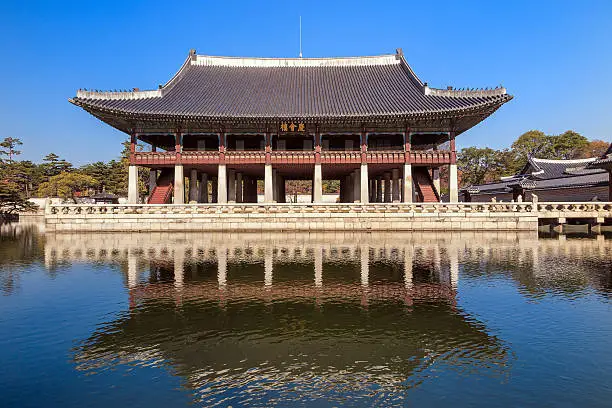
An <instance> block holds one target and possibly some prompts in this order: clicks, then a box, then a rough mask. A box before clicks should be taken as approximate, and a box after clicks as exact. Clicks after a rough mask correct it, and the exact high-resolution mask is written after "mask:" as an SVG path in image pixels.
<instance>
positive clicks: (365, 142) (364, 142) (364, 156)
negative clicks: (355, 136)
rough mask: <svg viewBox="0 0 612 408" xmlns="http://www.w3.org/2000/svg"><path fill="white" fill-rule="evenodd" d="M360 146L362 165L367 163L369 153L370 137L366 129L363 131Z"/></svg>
mask: <svg viewBox="0 0 612 408" xmlns="http://www.w3.org/2000/svg"><path fill="white" fill-rule="evenodd" d="M360 146H361V164H364V163H367V154H366V152H367V151H368V135H367V133H366V131H365V128H364V129H363V130H362V131H361V137H360Z"/></svg>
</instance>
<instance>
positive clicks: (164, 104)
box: [71, 53, 512, 120]
mask: <svg viewBox="0 0 612 408" xmlns="http://www.w3.org/2000/svg"><path fill="white" fill-rule="evenodd" d="M510 99H512V96H510V95H508V94H507V93H506V90H505V89H504V88H496V89H491V90H466V91H462V90H452V89H449V90H439V89H433V88H429V87H428V86H427V84H424V83H422V82H421V81H420V79H419V78H418V77H417V76H416V75H415V74H414V72H413V71H412V69H411V68H410V67H409V66H408V64H407V63H406V61H405V60H404V57H403V55H402V54H401V53H398V54H395V55H383V56H378V57H357V58H314V59H261V58H260V59H257V58H230V57H209V56H202V55H195V53H192V54H191V55H190V56H189V58H188V59H187V61H186V62H185V64H184V65H183V67H182V68H181V70H180V71H179V72H178V73H177V74H176V75H175V76H174V78H173V79H172V80H170V81H169V82H168V83H167V84H166V85H164V86H163V87H161V88H160V89H159V90H154V91H132V92H92V91H79V92H78V93H77V96H76V97H75V98H73V99H71V102H73V103H74V104H76V105H79V106H82V107H83V108H85V109H86V110H88V111H94V112H105V113H110V114H124V115H136V116H141V115H144V116H147V117H151V116H162V117H168V116H181V117H187V118H203V119H211V120H214V119H227V118H255V119H260V118H263V119H266V118H301V119H306V120H307V119H318V118H324V119H325V118H330V119H333V118H362V117H363V118H378V117H381V118H403V117H419V116H426V117H430V116H432V115H440V114H442V115H445V114H447V113H456V114H460V113H462V112H468V113H469V112H475V111H483V112H484V111H486V112H487V113H486V115H488V114H490V113H491V112H493V111H494V110H495V109H497V108H498V107H499V106H501V105H502V104H503V103H505V102H507V101H509V100H510Z"/></svg>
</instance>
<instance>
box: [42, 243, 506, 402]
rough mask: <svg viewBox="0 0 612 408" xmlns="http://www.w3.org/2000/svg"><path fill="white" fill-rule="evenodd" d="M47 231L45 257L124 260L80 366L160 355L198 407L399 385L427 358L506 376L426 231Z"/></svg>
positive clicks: (423, 372)
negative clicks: (117, 299)
mask: <svg viewBox="0 0 612 408" xmlns="http://www.w3.org/2000/svg"><path fill="white" fill-rule="evenodd" d="M49 238H50V239H48V240H47V246H46V251H45V260H46V262H47V263H48V264H49V265H52V264H53V263H55V262H60V261H62V260H67V259H71V260H73V261H77V260H80V259H82V260H87V261H92V260H96V261H104V262H109V263H110V262H112V263H116V264H117V265H121V270H122V272H123V273H125V279H126V280H125V282H126V286H127V288H128V290H129V293H130V296H131V298H132V300H133V302H131V307H130V310H129V311H128V312H126V313H124V314H122V315H121V316H119V317H118V318H117V319H116V320H114V321H111V322H108V323H105V324H103V325H102V326H100V327H99V328H98V329H97V330H96V331H95V332H94V333H93V334H92V335H91V336H90V337H89V338H88V339H87V340H86V341H84V342H83V343H82V344H81V345H80V346H79V347H78V348H77V349H76V351H75V360H76V362H77V364H78V366H79V368H81V369H85V370H94V371H97V370H103V369H105V368H107V367H112V366H114V365H115V364H136V365H160V366H161V365H166V366H170V367H172V370H173V372H175V373H176V374H177V375H179V376H180V377H182V378H184V381H185V383H186V386H187V387H188V388H189V389H192V390H194V393H195V395H196V398H197V399H198V400H200V401H201V402H203V403H205V404H206V405H213V404H214V403H215V402H218V401H220V400H221V399H223V398H229V399H230V400H231V401H233V403H234V404H237V405H241V403H240V401H243V400H241V398H244V399H246V398H247V397H248V398H254V399H255V400H257V396H258V395H262V396H263V395H266V394H267V393H272V394H274V395H276V396H277V397H278V398H281V400H284V401H287V400H289V401H291V398H295V399H296V400H299V401H305V400H308V399H309V398H313V399H316V398H319V397H321V398H325V399H332V400H333V399H335V398H338V400H340V399H341V398H342V397H343V394H346V393H347V392H348V390H351V392H354V393H357V394H361V393H362V394H363V395H367V394H368V393H370V392H375V389H376V388H378V387H382V388H383V389H384V388H385V387H390V388H389V389H388V391H389V392H391V389H393V390H394V391H393V392H399V390H401V389H405V388H409V387H413V386H415V385H418V384H419V383H420V382H422V381H424V380H425V379H426V377H427V375H428V374H427V370H429V369H430V368H431V367H432V366H433V364H434V363H435V364H443V365H446V366H448V367H450V368H451V369H456V370H458V371H461V370H464V369H468V370H484V371H487V372H490V373H491V375H503V374H504V373H505V372H506V370H507V368H508V366H509V364H510V362H511V360H512V354H511V352H509V350H508V349H507V347H506V346H505V345H504V344H503V342H502V341H500V340H499V339H498V338H496V337H495V336H494V335H491V334H489V333H488V331H487V328H486V327H485V326H484V325H483V324H482V323H480V322H478V321H477V320H476V319H474V318H471V317H470V316H468V315H466V314H465V313H463V312H462V311H460V310H458V309H457V307H456V305H455V296H456V286H457V284H458V282H457V279H458V257H457V255H458V254H459V251H458V250H449V249H448V246H447V245H448V244H449V242H450V241H447V242H445V243H443V242H440V241H438V239H437V238H435V237H433V236H432V237H431V239H424V237H423V236H421V237H414V240H413V239H409V240H408V238H407V240H402V239H398V237H397V236H393V235H380V236H379V235H376V236H372V235H367V236H366V235H336V234H334V235H332V236H330V235H328V234H324V235H320V236H313V235H308V234H306V235H299V234H298V235H295V236H291V237H287V236H286V235H265V236H262V235H260V234H257V235H248V234H246V235H245V234H240V235H237V236H228V235H224V236H203V235H196V236H194V235H184V234H180V235H175V234H169V235H163V236H158V237H151V234H146V235H138V234H134V235H131V236H130V235H128V236H126V235H115V234H112V235H107V234H100V235H92V236H88V237H87V239H77V240H75V239H74V236H69V235H58V236H54V237H49ZM82 238H83V237H82ZM407 306H408V307H407ZM355 384H362V385H363V386H364V387H367V386H368V384H369V385H370V386H371V387H372V388H371V389H363V390H359V391H355ZM398 386H399V388H397V387H398ZM391 387H393V388H391ZM233 398H236V399H233ZM262 399H265V398H262Z"/></svg>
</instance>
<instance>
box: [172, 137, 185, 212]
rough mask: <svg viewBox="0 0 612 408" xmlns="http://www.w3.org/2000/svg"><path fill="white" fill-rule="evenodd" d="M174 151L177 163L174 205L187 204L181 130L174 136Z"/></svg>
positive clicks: (175, 167)
mask: <svg viewBox="0 0 612 408" xmlns="http://www.w3.org/2000/svg"><path fill="white" fill-rule="evenodd" d="M174 139H175V140H174V150H175V153H176V161H175V163H174V190H173V192H174V193H173V194H174V204H184V203H185V177H184V174H183V164H182V161H181V153H182V152H183V135H182V134H181V132H180V131H179V130H177V131H176V133H175V134H174Z"/></svg>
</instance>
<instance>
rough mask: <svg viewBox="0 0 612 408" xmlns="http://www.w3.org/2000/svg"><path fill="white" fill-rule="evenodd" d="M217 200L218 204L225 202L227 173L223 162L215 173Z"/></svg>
mask: <svg viewBox="0 0 612 408" xmlns="http://www.w3.org/2000/svg"><path fill="white" fill-rule="evenodd" d="M217 202H218V203H219V204H227V175H226V168H225V164H220V165H219V172H218V174H217Z"/></svg>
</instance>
